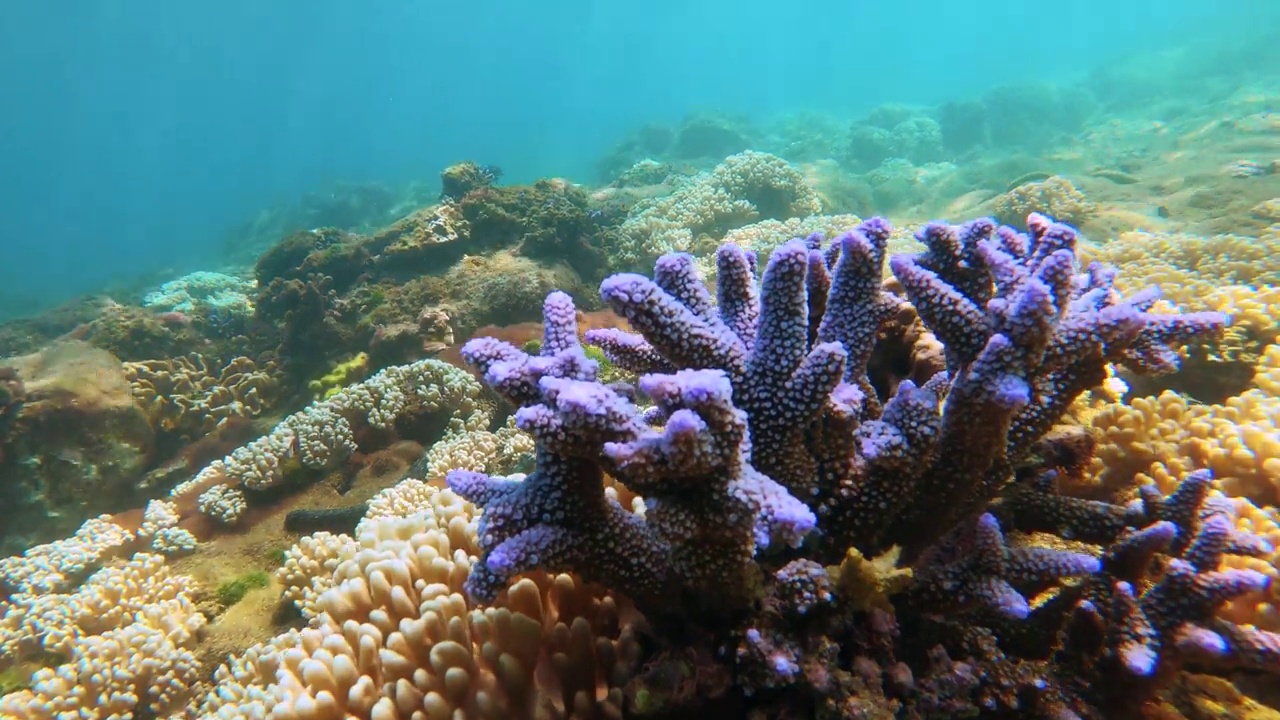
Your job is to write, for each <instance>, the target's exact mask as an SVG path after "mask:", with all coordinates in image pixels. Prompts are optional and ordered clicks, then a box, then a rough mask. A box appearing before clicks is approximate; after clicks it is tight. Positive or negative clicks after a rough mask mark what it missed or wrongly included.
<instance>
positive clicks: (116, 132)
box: [0, 0, 1280, 316]
mask: <svg viewBox="0 0 1280 720" xmlns="http://www.w3.org/2000/svg"><path fill="white" fill-rule="evenodd" d="M4 13H5V22H4V23H2V24H0V88H3V91H4V95H5V97H7V98H10V103H9V109H8V110H7V111H6V112H4V113H3V114H0V137H3V138H4V142H3V143H0V167H4V168H5V173H4V177H3V179H2V181H3V183H4V185H3V188H2V189H3V192H0V212H3V214H4V216H5V218H6V222H5V223H4V227H3V229H0V233H2V236H0V239H2V240H3V245H4V246H5V247H6V248H8V249H9V250H8V251H7V254H8V257H7V262H6V263H5V264H4V268H3V269H2V270H0V272H2V273H3V275H0V288H3V289H2V290H0V298H3V303H0V306H2V307H3V309H0V316H5V315H13V314H15V313H23V312H27V311H29V310H31V309H35V308H43V307H47V306H48V305H49V304H50V303H54V302H56V301H57V300H60V299H65V298H66V297H68V296H69V295H73V294H77V293H83V292H91V291H94V290H97V289H99V288H101V287H103V286H104V285H112V284H116V283H120V282H127V280H128V279H129V278H136V277H138V276H140V275H143V274H147V273H158V272H163V271H164V270H166V269H170V268H173V269H179V270H183V271H186V270H191V269H195V268H197V267H199V266H201V265H202V264H208V263H217V262H218V261H219V260H221V259H222V257H223V253H222V251H223V247H224V243H225V242H226V240H227V237H228V233H229V232H230V233H232V234H234V232H233V231H232V228H233V227H235V225H236V224H237V223H238V222H240V221H242V220H243V219H244V218H249V217H252V216H253V215H254V214H256V213H257V212H258V211H259V210H261V209H262V208H263V207H264V206H271V205H273V204H276V203H286V202H290V201H294V200H296V198H297V197H298V196H300V195H302V194H304V193H309V192H324V191H325V190H326V189H327V188H328V186H329V185H331V184H332V183H336V182H357V183H363V182H380V183H387V184H399V183H406V182H409V181H414V180H418V181H431V180H432V179H433V172H432V170H431V168H436V167H441V166H443V165H444V164H447V163H449V162H451V161H453V160H455V159H456V158H459V157H466V158H476V159H478V160H480V161H485V162H488V161H492V162H495V163H497V164H500V165H501V166H502V167H503V168H504V170H505V171H506V173H507V177H508V178H510V179H511V180H513V181H521V182H523V181H528V180H532V179H534V178H536V177H543V176H560V177H566V178H570V179H573V180H575V181H579V182H585V181H590V180H593V179H594V173H593V164H594V159H595V158H596V157H598V156H599V155H600V154H601V153H602V152H603V151H604V150H605V149H607V148H608V147H609V146H610V145H611V144H612V143H614V142H616V140H617V138H618V137H619V136H621V135H622V134H623V133H625V132H626V131H628V130H629V129H631V128H633V127H634V126H635V125H637V124H640V123H645V122H674V121H677V120H679V119H680V118H681V117H683V116H684V115H685V114H686V113H688V112H691V111H694V110H715V111H720V112H727V113H734V114H742V115H744V116H746V117H749V118H751V119H753V120H757V121H760V120H765V119H768V118H773V117H776V116H778V115H782V114H787V113H794V112H798V111H803V110H814V111H824V112H831V113H833V115H834V116H835V117H846V118H847V117H852V116H854V115H856V114H857V113H859V112H865V111H866V110H868V109H869V108H871V107H873V106H875V105H879V104H882V103H886V102H899V103H909V104H938V103H941V102H943V101H946V100H951V99H957V98H964V97H970V96H975V95H979V94H981V93H983V92H985V91H987V90H989V89H991V88H992V87H995V86H998V85H1001V84H1009V83H1018V82H1048V83H1057V82H1068V81H1075V80H1079V79H1080V78H1082V77H1084V76H1086V75H1087V74H1088V73H1089V72H1090V71H1092V70H1096V69H1098V68H1106V67H1108V66H1109V65H1111V64H1112V63H1115V62H1118V61H1120V60H1122V59H1124V58H1128V57H1132V56H1133V55H1135V54H1138V53H1156V54H1157V55H1158V57H1160V58H1163V59H1161V60H1156V62H1161V63H1164V64H1167V65H1169V66H1170V67H1169V70H1170V71H1171V72H1176V71H1177V68H1179V67H1184V68H1194V70H1196V71H1198V72H1203V73H1212V72H1214V68H1215V67H1217V66H1219V65H1226V66H1228V67H1227V69H1228V70H1230V71H1233V72H1240V73H1247V72H1251V71H1252V72H1260V71H1263V70H1264V69H1265V68H1264V67H1262V66H1263V65H1265V62H1263V61H1262V60H1261V58H1262V57H1265V55H1266V53H1265V52H1264V51H1263V50H1262V49H1261V48H1263V47H1265V45H1259V46H1258V47H1259V50H1258V51H1257V52H1255V53H1253V54H1250V53H1248V52H1246V51H1243V49H1242V48H1241V47H1240V44H1241V43H1244V44H1246V45H1247V44H1248V43H1251V42H1255V41H1257V40H1258V38H1257V37H1256V33H1257V32H1259V31H1260V30H1262V29H1264V28H1267V27H1272V26H1274V24H1275V22H1276V18H1277V13H1280V11H1277V10H1276V8H1275V7H1274V6H1272V5H1271V4H1269V3H1263V2H1256V1H1254V0H1217V1H1215V2H1208V3H1206V2H1179V3H1170V2H1156V1H1148V0H1125V1H1120V2H1106V1H1104V0H1083V1H1081V2H1073V3H1061V4H1058V5H1056V6H1054V7H1053V8H1052V9H1051V10H1047V9H1041V8H1039V7H1038V6H1035V5H1034V4H1032V3H1025V2H1018V1H1017V0H1008V1H1007V2H938V3H936V4H934V3H932V2H915V3H873V2H848V3H845V2H830V3H822V2H814V3H798V4H787V3H728V2H711V1H707V0H704V1H702V2H693V3H684V2H677V1H675V0H670V1H663V2H654V3H645V4H643V5H634V6H633V5H628V4H625V3H621V4H616V3H593V2H586V0H577V1H574V2H565V3H556V4H552V5H547V4H533V3H528V4H515V5H511V6H498V5H495V6H492V7H485V6H467V5H461V6H445V7H439V6H434V5H427V4H423V3H413V2H385V3H381V4H379V5H378V6H376V7H375V8H364V7H361V6H356V5H353V4H351V3H344V2H340V1H337V0H325V1H323V2H315V3H311V2H300V1H299V2H278V3H271V4H270V5H263V4H261V3H254V2H249V1H248V0H244V1H235V2H228V3H221V4H219V5H218V6H217V7H208V8H192V7H186V6H179V5H174V4H172V3H165V2H160V1H159V0H140V2H137V3H129V4H124V3H118V2H106V1H98V0H93V1H91V2H85V3H80V4H77V5H76V6H75V8H74V12H71V11H66V8H57V7H54V6H49V5H43V4H40V3H30V2H16V3H11V4H9V5H8V6H7V7H6V8H5V10H4ZM1173 46H1179V47H1187V50H1186V51H1185V52H1184V53H1181V54H1179V53H1174V54H1172V55H1169V54H1161V53H1170V52H1171V51H1172V47H1173ZM1188 54H1189V55H1190V56H1188ZM1224 55H1228V56H1231V57H1223V56H1224Z"/></svg>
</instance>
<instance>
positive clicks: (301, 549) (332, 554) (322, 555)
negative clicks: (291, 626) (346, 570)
mask: <svg viewBox="0 0 1280 720" xmlns="http://www.w3.org/2000/svg"><path fill="white" fill-rule="evenodd" d="M355 547H356V545H355V539H354V538H352V537H351V536H350V535H346V534H334V533H330V532H318V533H315V534H313V535H307V536H305V537H303V538H301V539H300V540H298V542H297V544H296V545H294V546H293V547H292V548H290V549H289V550H287V551H285V554H284V563H283V564H281V566H280V567H279V568H277V569H276V572H275V576H276V580H278V581H279V582H280V584H281V585H282V586H284V599H285V600H288V601H290V602H292V603H293V604H294V607H296V608H298V611H299V612H301V613H302V616H303V617H306V618H312V617H315V616H317V615H319V614H320V610H319V608H318V607H317V605H316V601H317V600H319V598H320V593H322V592H324V591H325V590H328V589H329V587H330V586H332V585H333V571H334V570H335V569H336V568H337V567H338V563H340V562H342V560H343V559H345V558H347V557H350V556H351V555H353V554H354V552H355Z"/></svg>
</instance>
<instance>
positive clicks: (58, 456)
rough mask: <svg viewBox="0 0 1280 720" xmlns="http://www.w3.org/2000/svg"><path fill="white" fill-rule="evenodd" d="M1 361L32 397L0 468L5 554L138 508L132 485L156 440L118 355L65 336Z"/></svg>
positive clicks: (0, 525)
mask: <svg viewBox="0 0 1280 720" xmlns="http://www.w3.org/2000/svg"><path fill="white" fill-rule="evenodd" d="M0 364H2V365H4V366H6V367H9V368H12V369H13V371H14V372H15V373H16V375H17V377H18V378H20V379H21V381H22V383H23V388H24V396H25V401H24V403H23V405H22V409H21V411H20V412H19V413H18V416H17V418H16V420H15V421H14V422H13V425H12V427H11V428H10V441H9V444H8V446H7V451H6V453H5V456H4V460H3V464H2V465H0V528H3V532H2V533H0V552H4V553H7V552H10V551H20V550H21V549H23V548H25V547H27V546H29V545H31V544H34V543H37V542H44V541H48V540H52V539H55V538H59V537H65V536H67V535H69V534H71V532H72V531H74V530H75V528H76V527H77V526H79V525H80V523H82V522H83V521H84V520H86V519H87V518H90V517H94V516H96V515H100V514H102V513H111V512H118V511H120V510H123V509H126V508H129V507H132V506H134V505H136V504H138V502H139V501H140V498H138V497H136V488H135V481H136V480H137V479H138V478H139V477H140V476H141V475H142V472H143V470H145V467H146V463H147V459H148V458H149V456H150V455H151V452H152V449H153V448H152V446H153V440H154V436H153V432H152V429H151V426H150V424H148V422H147V418H146V415H145V414H144V413H143V411H142V409H141V408H140V407H139V406H138V405H137V404H136V403H135V402H134V399H133V395H132V393H131V391H130V388H129V381H128V380H127V379H126V378H125V374H124V370H123V369H122V367H121V364H120V361H119V360H118V359H116V357H115V356H113V355H112V354H111V353H109V352H106V351H105V350H101V349H98V348H95V347H93V346H92V345H89V344H87V343H83V342H79V341H68V342H62V343H58V344H56V345H52V346H50V347H48V348H45V349H44V350H41V351H40V352H37V353H33V354H31V355H24V356H21V357H16V358H10V359H8V360H5V361H3V362H0Z"/></svg>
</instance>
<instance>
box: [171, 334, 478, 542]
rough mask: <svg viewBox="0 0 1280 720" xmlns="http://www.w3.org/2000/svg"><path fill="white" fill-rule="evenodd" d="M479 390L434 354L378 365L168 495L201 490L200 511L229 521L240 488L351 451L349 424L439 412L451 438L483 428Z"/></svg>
mask: <svg viewBox="0 0 1280 720" xmlns="http://www.w3.org/2000/svg"><path fill="white" fill-rule="evenodd" d="M480 391H481V388H480V385H479V383H477V382H476V381H475V378H473V377H471V375H469V374H468V373H466V372H465V371H463V370H460V369H458V368H455V367H453V366H451V365H448V364H447V363H443V362H440V361H438V360H420V361H418V362H415V363H412V364H409V365H396V366H392V367H389V368H386V369H383V370H381V371H379V372H378V373H377V374H375V375H374V376H373V377H371V378H369V379H367V380H365V381H363V382H361V383H357V384H355V385H351V386H349V387H346V388H344V389H342V390H340V391H338V392H336V393H333V394H332V395H330V396H329V397H328V398H326V399H324V400H318V401H316V402H313V403H312V404H311V405H309V406H308V407H306V408H305V409H303V410H302V411H300V412H297V413H294V414H293V415H290V416H289V417H287V418H285V419H284V420H283V421H282V422H281V423H280V424H278V425H277V426H276V427H275V428H274V429H273V430H272V431H271V432H270V433H268V434H266V435H264V436H263V437H261V438H258V439H257V440H254V441H252V442H250V443H248V444H247V445H244V446H242V447H240V448H237V449H236V450H234V451H233V452H232V453H231V454H230V455H228V456H226V457H225V458H223V459H222V460H215V461H214V462H213V463H211V464H210V465H209V466H207V467H206V468H204V469H203V470H201V471H200V473H199V474H197V475H196V477H195V478H193V479H191V480H189V481H187V482H185V483H182V484H180V485H178V486H177V487H175V488H174V489H173V490H172V492H171V493H170V495H171V497H172V498H174V499H180V498H184V497H187V496H189V495H198V496H199V503H198V504H199V507H200V510H201V512H204V513H206V514H209V515H212V516H214V517H217V518H219V519H220V520H222V521H223V522H226V523H234V522H235V521H236V519H237V518H238V517H239V516H240V514H241V513H242V512H243V511H244V509H245V499H244V495H243V492H242V490H243V489H248V490H262V489H266V488H270V487H273V486H275V485H277V484H279V483H280V482H282V481H283V480H284V479H285V476H286V475H287V474H288V473H289V472H290V471H293V470H297V469H302V468H308V469H312V470H323V469H328V468H332V467H334V466H335V465H337V464H338V463H340V462H341V461H343V460H345V459H346V458H347V457H348V456H350V455H351V453H353V452H354V451H355V450H356V447H357V445H356V438H355V430H354V428H353V423H356V424H360V423H363V424H365V425H367V426H370V427H373V428H376V429H379V430H391V429H393V428H394V426H395V423H396V421H397V420H399V419H400V418H402V417H406V416H408V415H410V414H415V413H432V412H438V413H442V415H443V416H444V417H445V422H444V425H445V427H446V428H447V432H448V433H449V434H450V437H454V436H460V435H465V434H466V433H468V432H473V431H479V430H483V429H485V428H487V427H488V425H489V419H490V408H489V406H488V405H486V404H485V403H484V402H482V401H481V397H480Z"/></svg>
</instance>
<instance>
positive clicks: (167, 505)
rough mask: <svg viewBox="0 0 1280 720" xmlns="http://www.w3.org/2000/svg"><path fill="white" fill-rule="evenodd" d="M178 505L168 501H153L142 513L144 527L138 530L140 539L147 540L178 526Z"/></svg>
mask: <svg viewBox="0 0 1280 720" xmlns="http://www.w3.org/2000/svg"><path fill="white" fill-rule="evenodd" d="M179 519H180V518H179V515H178V504H177V503H175V502H171V501H168V500H152V501H150V502H148V503H147V507H146V509H145V510H143V511H142V525H141V526H140V527H139V528H138V537H139V538H140V539H147V538H151V537H154V536H155V534H156V533H158V532H160V531H161V530H163V529H165V528H170V527H173V526H174V525H177V524H178V520H179Z"/></svg>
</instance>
